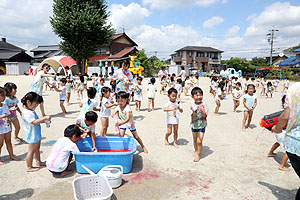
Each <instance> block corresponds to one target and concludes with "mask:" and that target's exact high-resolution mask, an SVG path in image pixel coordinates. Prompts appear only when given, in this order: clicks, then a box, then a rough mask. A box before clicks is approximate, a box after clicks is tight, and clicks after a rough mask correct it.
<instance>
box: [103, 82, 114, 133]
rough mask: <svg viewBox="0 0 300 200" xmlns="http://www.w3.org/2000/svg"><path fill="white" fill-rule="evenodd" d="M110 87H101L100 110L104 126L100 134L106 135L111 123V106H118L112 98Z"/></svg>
mask: <svg viewBox="0 0 300 200" xmlns="http://www.w3.org/2000/svg"><path fill="white" fill-rule="evenodd" d="M110 92H111V90H110V88H109V87H106V86H104V87H103V88H102V89H101V93H102V103H101V112H100V118H101V124H102V128H101V131H100V136H106V133H107V128H108V125H109V116H110V113H111V108H112V107H113V106H117V105H118V104H117V103H114V102H113V101H112V100H111V98H110Z"/></svg>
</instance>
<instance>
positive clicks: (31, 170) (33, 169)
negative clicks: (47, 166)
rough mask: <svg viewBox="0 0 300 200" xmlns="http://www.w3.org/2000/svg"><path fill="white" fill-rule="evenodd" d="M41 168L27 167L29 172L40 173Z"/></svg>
mask: <svg viewBox="0 0 300 200" xmlns="http://www.w3.org/2000/svg"><path fill="white" fill-rule="evenodd" d="M39 170H40V168H39V167H27V172H36V171H39Z"/></svg>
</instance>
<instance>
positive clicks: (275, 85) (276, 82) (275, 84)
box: [273, 78, 279, 92]
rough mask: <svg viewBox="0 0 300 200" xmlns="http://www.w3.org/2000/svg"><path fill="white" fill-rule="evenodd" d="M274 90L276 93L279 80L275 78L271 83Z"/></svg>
mask: <svg viewBox="0 0 300 200" xmlns="http://www.w3.org/2000/svg"><path fill="white" fill-rule="evenodd" d="M273 85H274V88H275V92H277V87H278V85H279V80H278V78H275V80H274V82H273Z"/></svg>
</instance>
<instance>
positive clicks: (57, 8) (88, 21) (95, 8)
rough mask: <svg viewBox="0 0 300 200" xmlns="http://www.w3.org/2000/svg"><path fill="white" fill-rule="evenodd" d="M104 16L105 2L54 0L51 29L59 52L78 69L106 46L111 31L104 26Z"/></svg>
mask: <svg viewBox="0 0 300 200" xmlns="http://www.w3.org/2000/svg"><path fill="white" fill-rule="evenodd" d="M108 14H109V13H108V12H107V4H106V1H105V0H54V3H53V17H50V23H51V25H52V29H53V31H54V33H55V34H57V35H58V36H59V37H60V38H61V39H62V41H61V43H60V47H61V49H62V50H63V51H64V52H65V53H67V54H68V55H69V56H71V57H72V58H74V59H76V61H77V65H78V66H81V65H80V64H79V63H80V62H81V61H84V60H85V59H88V58H89V57H91V56H93V55H94V52H95V50H96V49H97V48H99V47H100V46H101V45H105V44H109V43H110V40H111V38H112V36H113V34H114V30H113V28H112V25H111V24H108V23H107V19H108ZM83 63H84V62H83ZM83 69H84V68H83V66H81V67H80V68H79V70H80V71H83Z"/></svg>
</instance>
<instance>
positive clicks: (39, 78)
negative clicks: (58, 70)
mask: <svg viewBox="0 0 300 200" xmlns="http://www.w3.org/2000/svg"><path fill="white" fill-rule="evenodd" d="M49 71H50V65H48V64H46V63H45V64H43V65H42V68H41V69H40V71H38V72H37V73H36V75H35V76H34V80H33V82H32V83H31V86H30V89H29V91H30V92H35V93H37V94H38V95H40V96H41V103H40V109H41V113H42V116H43V117H44V116H46V114H45V109H44V99H43V97H42V93H43V86H44V83H46V84H48V86H49V87H51V86H50V84H49V83H48V81H47V80H46V78H45V77H52V78H55V77H56V76H55V75H50V74H47V73H48V72H49Z"/></svg>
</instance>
